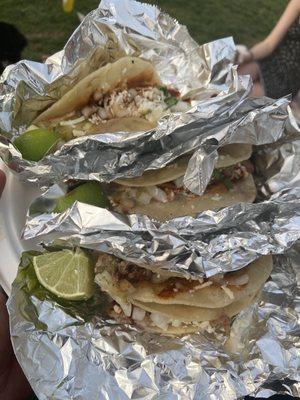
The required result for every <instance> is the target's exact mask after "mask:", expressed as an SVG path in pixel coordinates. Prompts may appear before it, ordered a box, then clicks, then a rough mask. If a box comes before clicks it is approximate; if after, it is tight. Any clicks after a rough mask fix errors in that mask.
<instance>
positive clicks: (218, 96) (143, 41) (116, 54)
mask: <svg viewBox="0 0 300 400" xmlns="http://www.w3.org/2000/svg"><path fill="white" fill-rule="evenodd" d="M124 55H131V56H141V57H143V58H145V59H148V60H151V62H152V63H153V64H154V65H155V68H156V70H157V71H158V73H159V75H160V77H161V79H162V82H163V83H164V84H166V85H170V86H171V87H174V88H176V89H178V90H179V91H180V93H181V95H182V96H185V97H186V98H188V97H192V98H193V101H192V106H193V107H192V109H191V110H190V111H188V112H186V113H177V114H173V115H170V116H168V117H164V118H162V119H161V120H160V121H159V124H158V127H157V129H155V130H153V131H151V132H147V133H145V132H138V133H136V134H128V133H126V132H120V133H117V134H102V135H93V136H89V137H82V138H78V139H74V140H72V141H70V142H68V143H66V144H65V145H64V146H62V148H60V149H59V150H58V151H57V152H56V153H55V154H51V155H48V156H46V157H44V158H43V159H42V160H41V161H39V162H36V163H35V162H29V161H26V160H24V159H22V157H21V154H20V153H19V151H17V150H16V149H15V148H14V147H13V145H12V143H11V142H10V141H9V140H8V138H10V139H13V138H14V137H15V136H17V135H19V134H20V133H22V132H23V131H24V130H25V129H26V127H28V126H29V125H30V124H31V122H32V121H33V120H34V118H35V117H36V116H37V114H38V113H39V112H41V110H43V109H45V107H46V106H49V105H50V104H52V103H53V102H54V101H55V100H57V99H58V98H59V97H60V96H61V95H62V94H63V93H65V92H66V91H67V90H68V88H70V87H72V86H73V85H74V83H76V82H77V81H78V80H79V79H80V78H82V76H85V75H86V74H87V73H89V72H91V71H93V70H95V69H97V68H98V67H99V66H102V65H104V64H106V63H108V62H111V61H115V60H116V59H118V58H120V57H122V56H124ZM234 56H235V46H234V43H233V40H232V39H231V38H225V39H220V40H216V41H214V42H211V43H208V44H204V45H203V46H199V45H198V44H197V43H196V42H195V41H194V40H193V39H192V38H191V37H190V36H189V34H188V31H187V29H186V27H184V26H182V25H180V24H179V23H178V22H177V21H175V20H174V19H172V18H170V17H169V16H168V15H166V14H164V13H162V12H161V11H160V10H159V9H158V8H156V7H154V6H151V5H149V4H141V3H138V2H135V1H133V0H102V2H101V4H100V7H99V8H98V9H97V10H95V11H93V12H91V13H90V14H89V15H88V16H87V17H86V18H85V19H84V21H83V22H82V24H81V25H80V26H79V28H78V29H77V30H76V31H75V32H74V34H73V35H72V36H71V38H70V39H69V41H68V42H67V44H66V46H65V48H64V50H63V51H62V52H59V53H57V54H55V55H54V56H52V57H50V58H49V59H48V60H47V61H46V63H45V64H40V63H36V62H30V61H21V62H19V63H17V64H16V65H15V66H13V67H9V68H7V69H6V70H5V72H4V74H3V77H2V80H1V82H0V92H1V97H0V130H2V131H3V133H6V134H5V135H3V136H2V137H0V156H1V157H2V158H3V159H4V160H5V161H6V162H7V164H8V165H9V166H10V167H11V168H13V169H14V170H15V171H17V172H18V173H19V175H20V178H21V179H22V180H25V181H27V182H31V183H32V184H35V185H38V186H40V187H41V188H47V187H49V186H51V185H52V184H54V183H57V182H61V181H64V180H68V179H85V180H89V179H93V180H99V181H106V182H110V181H112V180H114V179H116V178H119V177H133V176H140V175H142V173H143V172H144V171H145V170H151V169H158V168H161V167H163V166H165V165H167V164H168V163H169V162H171V161H172V160H174V159H175V158H176V157H178V156H179V155H182V154H185V153H187V152H192V153H193V156H192V157H191V159H190V162H189V166H188V168H187V171H186V174H185V179H184V184H185V186H186V187H187V188H188V189H189V190H191V191H192V192H195V193H199V194H201V193H202V192H203V191H204V189H205V187H206V185H207V183H208V181H209V178H210V175H211V173H212V171H213V166H214V163H215V161H216V155H217V148H218V147H219V146H220V145H224V144H227V143H235V142H243V143H252V144H257V145H259V144H266V143H273V142H276V141H277V140H278V139H279V138H282V137H285V135H284V133H283V127H284V126H285V124H286V121H287V119H288V112H287V104H288V100H287V99H280V100H276V101H274V100H272V99H268V98H260V99H255V100H253V99H249V98H248V97H247V96H248V94H249V91H250V89H251V80H250V77H249V76H243V77H241V76H238V74H237V69H236V66H233V60H234ZM297 134H298V138H299V132H297ZM200 166H201V168H200Z"/></svg>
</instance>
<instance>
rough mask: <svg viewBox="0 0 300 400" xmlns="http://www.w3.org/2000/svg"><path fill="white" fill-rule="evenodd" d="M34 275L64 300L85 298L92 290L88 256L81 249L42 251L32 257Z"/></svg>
mask: <svg viewBox="0 0 300 400" xmlns="http://www.w3.org/2000/svg"><path fill="white" fill-rule="evenodd" d="M32 262H33V266H34V270H35V273H36V276H37V278H38V280H39V282H40V284H41V285H43V286H44V287H45V288H46V289H48V290H49V292H51V293H53V294H55V295H56V296H58V297H61V298H63V299H66V300H87V299H89V298H90V297H92V295H93V292H94V271H93V263H92V261H91V259H90V257H89V256H88V255H87V254H86V253H84V252H83V251H82V250H81V249H79V248H77V249H76V250H75V251H72V250H66V249H65V250H61V251H56V252H53V253H44V254H41V255H38V256H35V257H33V259H32Z"/></svg>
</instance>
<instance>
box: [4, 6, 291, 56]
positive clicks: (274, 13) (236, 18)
mask: <svg viewBox="0 0 300 400" xmlns="http://www.w3.org/2000/svg"><path fill="white" fill-rule="evenodd" d="M151 3H152V4H157V5H158V6H160V7H161V8H162V9H163V10H164V11H166V12H168V13H169V14H170V15H171V16H173V17H175V18H177V19H178V20H179V21H180V23H182V24H185V25H187V27H188V29H189V31H190V33H191V35H192V36H193V37H194V39H195V40H196V41H197V42H198V43H200V44H201V43H205V42H208V41H211V40H214V39H217V38H220V37H224V36H233V37H234V40H235V42H236V43H243V44H245V45H247V46H251V45H253V44H254V43H256V42H258V41H260V40H261V39H263V38H264V37H266V35H267V34H268V33H269V31H270V30H271V29H272V27H273V26H274V25H275V23H276V22H277V20H278V18H279V17H280V15H281V13H282V12H283V10H284V8H285V6H286V4H287V3H288V0H209V1H207V0H154V1H151ZM98 4H99V0H75V2H74V8H73V10H72V11H71V12H70V13H65V12H63V9H62V1H61V0H43V1H41V0H1V6H0V21H1V22H7V23H10V24H13V25H14V26H15V27H16V28H18V29H19V31H20V32H22V34H23V35H25V37H26V39H27V41H28V45H27V46H26V48H25V49H24V51H23V53H22V57H23V58H26V59H31V60H36V61H40V60H42V59H43V58H45V56H48V55H50V54H53V53H55V52H57V51H59V50H61V49H62V47H63V46H64V44H65V42H66V41H67V39H68V37H69V36H70V35H71V33H72V32H73V30H74V29H75V28H76V26H77V25H78V24H79V19H78V15H77V13H78V12H80V13H82V14H87V13H88V12H89V11H91V10H92V9H94V8H96V7H97V6H98ZM3 39H4V38H3V35H1V41H2V40H3Z"/></svg>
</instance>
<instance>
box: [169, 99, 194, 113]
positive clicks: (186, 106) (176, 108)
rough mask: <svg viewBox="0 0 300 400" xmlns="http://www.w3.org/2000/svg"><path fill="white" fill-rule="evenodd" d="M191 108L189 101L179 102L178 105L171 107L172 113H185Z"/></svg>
mask: <svg viewBox="0 0 300 400" xmlns="http://www.w3.org/2000/svg"><path fill="white" fill-rule="evenodd" d="M190 108H191V106H190V104H189V103H188V102H187V101H182V100H180V101H178V103H177V104H175V105H174V106H172V107H171V111H172V112H185V111H188V110H189V109H190Z"/></svg>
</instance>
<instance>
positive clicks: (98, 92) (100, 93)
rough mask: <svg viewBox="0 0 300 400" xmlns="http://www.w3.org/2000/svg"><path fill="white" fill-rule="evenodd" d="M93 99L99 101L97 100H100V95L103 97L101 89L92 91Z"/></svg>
mask: <svg viewBox="0 0 300 400" xmlns="http://www.w3.org/2000/svg"><path fill="white" fill-rule="evenodd" d="M93 97H94V100H95V101H97V102H98V101H99V100H101V99H102V97H103V93H102V90H100V89H97V90H96V91H95V92H94V96H93Z"/></svg>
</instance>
